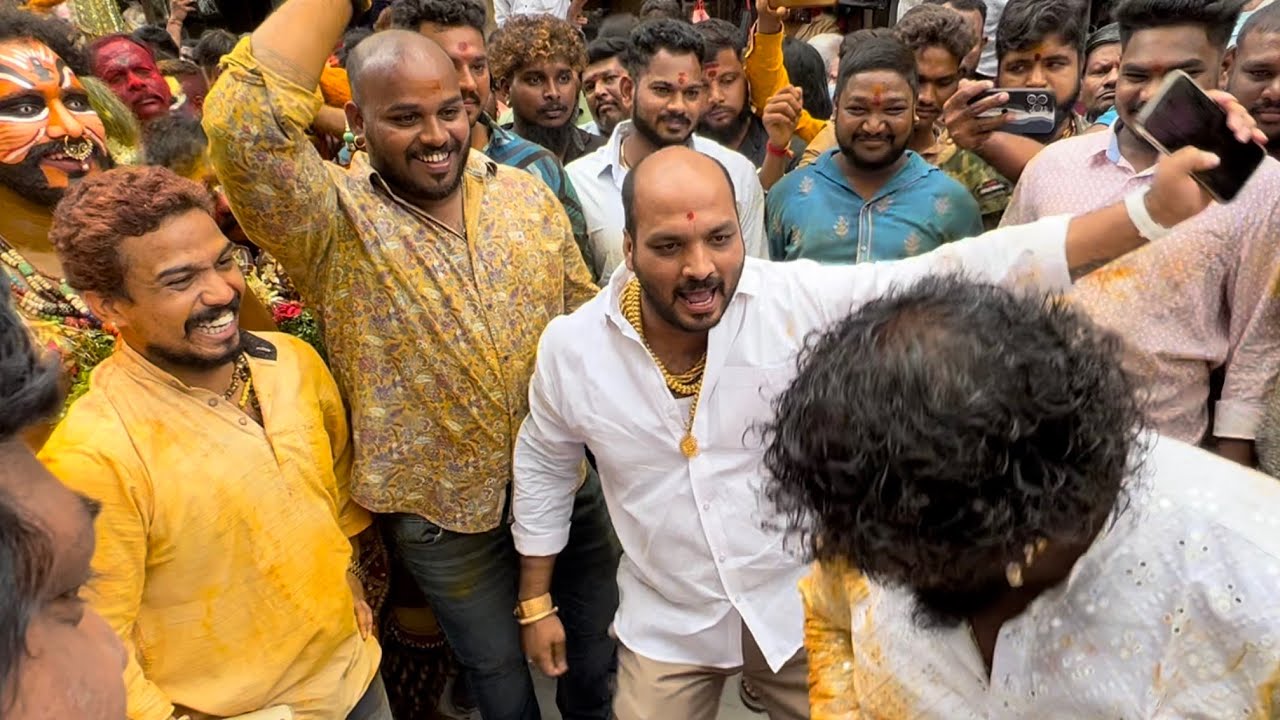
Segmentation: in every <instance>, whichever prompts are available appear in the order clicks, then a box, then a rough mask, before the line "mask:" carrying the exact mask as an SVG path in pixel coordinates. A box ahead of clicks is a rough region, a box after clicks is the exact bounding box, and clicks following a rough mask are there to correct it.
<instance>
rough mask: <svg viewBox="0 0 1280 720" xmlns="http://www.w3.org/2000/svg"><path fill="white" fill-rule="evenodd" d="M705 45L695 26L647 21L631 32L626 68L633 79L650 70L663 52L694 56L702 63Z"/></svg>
mask: <svg viewBox="0 0 1280 720" xmlns="http://www.w3.org/2000/svg"><path fill="white" fill-rule="evenodd" d="M703 47H704V43H703V42H702V36H701V35H699V34H698V31H697V30H695V29H694V26H693V25H691V24H689V23H687V22H684V21H683V20H668V19H658V20H645V21H644V22H642V23H640V24H639V25H637V26H636V29H635V30H632V31H631V37H629V38H628V39H627V51H626V52H624V53H623V54H622V66H623V67H625V68H626V69H627V72H628V73H630V75H631V77H632V79H634V80H639V79H640V76H641V75H643V74H644V72H645V71H646V70H648V69H649V63H650V62H651V61H652V60H653V56H654V55H657V54H658V51H660V50H666V51H667V52H669V53H671V54H673V55H693V56H694V57H695V58H697V59H698V62H699V63H701V62H702V56H703V55H704V54H705V53H704V52H703Z"/></svg>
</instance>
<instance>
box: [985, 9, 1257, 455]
mask: <svg viewBox="0 0 1280 720" xmlns="http://www.w3.org/2000/svg"><path fill="white" fill-rule="evenodd" d="M1238 12H1239V3H1238V2H1232V1H1231V0H1211V1H1210V2H1196V3H1192V2H1187V1H1186V0H1123V1H1122V2H1121V3H1120V4H1119V5H1118V6H1117V7H1116V9H1115V18H1116V20H1117V21H1118V22H1119V25H1120V39H1121V48H1122V50H1121V59H1120V77H1119V81H1118V82H1117V84H1116V108H1117V111H1118V112H1119V115H1120V119H1119V121H1118V122H1117V123H1116V125H1115V126H1113V127H1112V128H1110V129H1109V130H1108V131H1107V132H1098V133H1091V134H1087V135H1085V136H1082V137H1078V138H1073V139H1071V140H1066V141H1063V142H1060V143H1056V144H1054V145H1052V146H1050V147H1048V148H1046V149H1045V150H1044V151H1043V152H1041V153H1040V154H1039V155H1037V156H1036V158H1035V159H1034V160H1033V161H1032V162H1031V163H1030V164H1029V165H1028V166H1027V169H1026V171H1025V172H1024V173H1023V175H1022V178H1021V180H1020V182H1019V184H1018V187H1017V189H1016V190H1015V191H1014V197H1013V202H1012V203H1011V204H1010V206H1009V209H1008V211H1007V212H1006V214H1005V217H1004V223H1005V224H1006V225H1014V224H1019V223H1025V222H1028V221H1031V220H1034V219H1036V218H1040V217H1046V216H1049V215H1054V214H1057V213H1064V212H1065V213H1080V212H1088V211H1090V210H1092V209H1095V208H1097V207H1101V206H1102V205H1105V204H1106V203H1109V202H1113V201H1114V200H1115V199H1117V198H1120V197H1122V196H1123V195H1124V194H1125V193H1127V192H1129V191H1131V190H1133V189H1134V188H1135V187H1141V186H1142V185H1144V184H1147V183H1149V182H1150V180H1151V173H1152V169H1153V167H1154V165H1155V163H1156V160H1157V159H1158V157H1159V153H1158V151H1157V150H1156V149H1155V148H1154V147H1152V146H1151V145H1150V144H1148V143H1147V142H1146V141H1145V140H1144V139H1143V138H1142V137H1141V136H1140V135H1139V134H1138V133H1137V132H1135V130H1134V123H1135V120H1136V118H1137V117H1138V115H1139V112H1140V111H1141V110H1142V108H1143V107H1144V105H1145V104H1146V103H1147V102H1150V101H1151V100H1152V99H1153V98H1154V97H1155V96H1156V92H1157V90H1158V88H1159V87H1160V86H1161V84H1162V82H1163V81H1164V78H1165V75H1166V74H1167V73H1168V72H1170V71H1173V70H1182V71H1184V72H1186V73H1187V74H1188V75H1189V76H1190V77H1191V78H1192V79H1193V80H1194V81H1195V82H1196V83H1197V84H1198V85H1199V86H1200V87H1201V88H1203V89H1206V90H1209V89H1215V88H1216V87H1217V85H1218V82H1219V79H1220V77H1221V74H1222V69H1223V67H1224V58H1225V55H1226V45H1227V40H1228V38H1229V37H1230V34H1231V29H1232V27H1233V25H1234V24H1235V22H1236V17H1237V15H1238ZM1207 120H1208V119H1206V122H1207ZM1277 194H1280V164H1277V163H1276V162H1274V161H1273V160H1270V159H1267V160H1265V161H1264V162H1263V164H1262V166H1261V167H1259V168H1258V170H1257V172H1256V173H1255V174H1254V176H1253V178H1252V179H1251V180H1250V181H1249V182H1248V183H1247V184H1246V185H1245V186H1244V188H1243V189H1242V190H1241V192H1240V193H1239V195H1238V196H1237V197H1236V199H1235V200H1234V201H1233V202H1232V203H1231V204H1230V205H1229V206H1227V205H1215V206H1212V207H1210V209H1209V210H1207V211H1206V212H1205V213H1203V214H1201V215H1200V216H1199V217H1197V218H1196V219H1195V220H1193V221H1191V222H1188V223H1186V224H1184V225H1183V226H1181V227H1179V228H1178V229H1177V230H1176V231H1174V232H1173V233H1172V234H1171V235H1170V236H1169V237H1167V238H1165V239H1164V240H1162V241H1161V242H1159V243H1153V244H1152V245H1150V246H1148V247H1146V248H1143V250H1141V251H1139V252H1136V253H1133V254H1131V255H1129V256H1127V257H1125V258H1122V259H1120V260H1118V261H1116V262H1114V263H1112V264H1110V265H1109V266H1108V267H1106V268H1105V269H1102V270H1100V271H1097V272H1094V273H1092V274H1091V275H1089V276H1088V277H1086V278H1084V279H1083V280H1082V281H1081V282H1080V283H1078V284H1077V285H1076V287H1075V288H1074V289H1073V291H1072V292H1073V295H1074V297H1075V299H1076V300H1077V301H1078V302H1079V303H1080V304H1081V305H1082V306H1083V307H1084V308H1085V309H1086V310H1087V311H1088V312H1089V313H1090V314H1091V315H1092V316H1093V318H1094V319H1095V320H1096V321H1098V322H1099V323H1101V324H1103V325H1105V326H1107V327H1109V328H1110V329H1112V330H1114V331H1116V332H1117V333H1119V334H1121V335H1122V336H1124V338H1125V339H1126V340H1127V345H1128V353H1127V356H1126V364H1127V365H1128V367H1129V369H1130V370H1131V371H1132V372H1134V373H1135V374H1136V376H1137V377H1138V378H1139V379H1140V381H1141V382H1142V383H1143V384H1144V386H1145V389H1146V391H1147V394H1148V407H1147V413H1148V416H1149V417H1150V419H1151V420H1152V422H1153V424H1154V425H1155V427H1156V428H1157V429H1158V430H1159V431H1160V432H1162V433H1163V434H1166V435H1170V436H1172V437H1175V438H1178V439H1180V440H1183V441H1185V442H1191V443H1205V444H1207V445H1209V446H1210V447H1213V448H1215V449H1217V450H1218V451H1219V452H1221V453H1222V454H1224V455H1226V456H1228V457H1231V458H1232V459H1235V460H1238V461H1240V462H1244V463H1251V462H1252V458H1253V439H1254V437H1255V433H1256V429H1257V425H1258V421H1259V417H1260V415H1261V411H1262V407H1263V400H1262V399H1263V396H1264V393H1265V392H1266V390H1267V388H1268V386H1270V385H1271V384H1272V382H1273V380H1274V378H1275V376H1276V372H1277V369H1278V368H1280V355H1277V354H1276V353H1275V352H1274V350H1273V349H1274V348H1275V347H1276V344H1277V343H1280V302H1278V301H1277V299H1276V298H1275V297H1274V296H1273V293H1272V292H1271V288H1272V287H1274V286H1275V282H1276V279H1277V277H1280V252H1278V251H1277V249H1276V246H1275V243H1274V238H1275V237H1276V235H1277V234H1280V207H1278V206H1277V205H1276V203H1275V202H1274V198H1275V197H1276V195H1277ZM1218 372H1221V373H1222V377H1223V382H1222V389H1221V391H1220V395H1215V393H1214V391H1213V389H1212V386H1213V383H1212V381H1211V377H1212V376H1213V375H1214V374H1215V373H1218Z"/></svg>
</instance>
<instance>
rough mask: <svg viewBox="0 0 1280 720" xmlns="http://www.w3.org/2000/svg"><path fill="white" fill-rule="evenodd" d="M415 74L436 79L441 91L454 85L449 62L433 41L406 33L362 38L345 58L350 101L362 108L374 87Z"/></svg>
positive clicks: (410, 32) (385, 33)
mask: <svg viewBox="0 0 1280 720" xmlns="http://www.w3.org/2000/svg"><path fill="white" fill-rule="evenodd" d="M410 69H413V70H417V71H419V72H425V73H427V74H430V75H436V76H438V77H439V80H438V82H439V83H440V86H441V87H448V86H449V84H452V87H454V88H455V89H456V88H457V85H458V78H457V74H456V73H455V72H454V69H453V61H452V60H450V59H449V56H448V55H446V54H445V52H444V50H443V49H441V48H440V46H439V45H437V44H436V42H435V41H434V40H432V39H431V38H428V37H426V36H425V35H422V34H420V33H416V32H412V31H409V30H383V31H381V32H376V33H374V34H373V35H370V36H369V37H367V38H365V39H364V40H362V41H361V42H360V44H359V45H357V46H356V48H355V49H354V50H352V51H351V55H349V56H348V57H347V77H348V79H349V80H350V83H351V97H352V99H353V100H355V103H356V104H357V105H363V104H364V103H363V102H362V101H361V98H362V97H368V96H369V90H370V88H371V87H373V86H374V85H382V84H384V83H387V82H394V81H396V80H397V79H398V77H397V76H399V75H400V74H401V73H403V72H405V71H407V70H410Z"/></svg>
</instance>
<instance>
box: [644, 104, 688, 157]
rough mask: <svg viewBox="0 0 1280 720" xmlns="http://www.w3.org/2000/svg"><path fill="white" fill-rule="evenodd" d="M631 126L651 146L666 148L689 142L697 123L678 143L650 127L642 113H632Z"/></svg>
mask: <svg viewBox="0 0 1280 720" xmlns="http://www.w3.org/2000/svg"><path fill="white" fill-rule="evenodd" d="M631 126H632V127H634V128H635V129H636V132H638V133H640V136H641V137H643V138H644V139H645V140H646V141H647V142H648V143H649V144H650V145H652V146H654V147H655V148H664V147H669V146H671V145H684V144H685V143H687V142H689V138H690V137H691V136H692V135H693V128H695V127H697V123H693V124H692V125H691V126H690V129H689V134H688V135H686V136H685V137H684V139H683V140H679V141H677V142H671V141H670V140H667V139H666V138H664V137H662V136H661V135H659V134H658V130H657V128H655V127H654V126H652V125H650V124H649V121H647V120H645V119H644V118H643V117H641V116H640V113H637V112H633V113H631Z"/></svg>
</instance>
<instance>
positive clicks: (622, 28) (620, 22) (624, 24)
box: [591, 12, 640, 62]
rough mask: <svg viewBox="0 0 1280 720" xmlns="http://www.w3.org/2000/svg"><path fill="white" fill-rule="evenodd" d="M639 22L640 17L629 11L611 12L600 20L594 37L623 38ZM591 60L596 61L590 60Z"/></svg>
mask: <svg viewBox="0 0 1280 720" xmlns="http://www.w3.org/2000/svg"><path fill="white" fill-rule="evenodd" d="M639 24H640V18H638V17H636V16H635V15H632V14H631V13H629V12H619V13H613V14H611V15H608V16H606V17H605V19H603V20H601V21H600V29H599V30H597V31H596V39H597V40H603V39H604V38H611V37H620V38H622V39H623V40H626V39H627V36H628V35H630V34H631V31H632V30H634V29H635V27H636V26H637V25H639ZM591 62H596V61H595V60H592V61H591Z"/></svg>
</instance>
